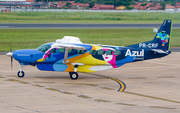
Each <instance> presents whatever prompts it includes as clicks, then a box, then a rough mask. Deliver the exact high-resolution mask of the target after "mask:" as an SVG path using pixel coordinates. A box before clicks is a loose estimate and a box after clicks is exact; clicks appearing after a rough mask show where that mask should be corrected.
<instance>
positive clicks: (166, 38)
mask: <svg viewBox="0 0 180 113" xmlns="http://www.w3.org/2000/svg"><path fill="white" fill-rule="evenodd" d="M172 23H173V21H172V20H164V22H163V23H162V25H161V27H160V29H159V31H158V32H157V34H156V35H155V37H154V39H153V40H152V41H148V42H143V43H139V44H135V45H131V46H128V47H133V48H142V49H161V50H164V51H167V50H168V51H170V43H171V31H172Z"/></svg>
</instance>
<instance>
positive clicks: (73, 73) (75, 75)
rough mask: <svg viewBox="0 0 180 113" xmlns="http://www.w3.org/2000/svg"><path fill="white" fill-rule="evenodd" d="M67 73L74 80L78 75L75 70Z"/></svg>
mask: <svg viewBox="0 0 180 113" xmlns="http://www.w3.org/2000/svg"><path fill="white" fill-rule="evenodd" d="M69 75H70V78H71V79H72V80H76V79H77V78H78V76H79V75H78V73H77V72H69Z"/></svg>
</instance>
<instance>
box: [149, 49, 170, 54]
mask: <svg viewBox="0 0 180 113" xmlns="http://www.w3.org/2000/svg"><path fill="white" fill-rule="evenodd" d="M151 51H154V52H157V53H166V54H168V51H163V50H161V49H151Z"/></svg>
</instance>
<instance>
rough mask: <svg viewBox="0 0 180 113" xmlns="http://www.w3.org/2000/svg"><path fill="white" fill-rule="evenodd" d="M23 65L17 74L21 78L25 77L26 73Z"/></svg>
mask: <svg viewBox="0 0 180 113" xmlns="http://www.w3.org/2000/svg"><path fill="white" fill-rule="evenodd" d="M23 67H24V66H23V65H20V71H18V73H17V76H18V77H20V78H22V77H24V75H25V73H24V71H23Z"/></svg>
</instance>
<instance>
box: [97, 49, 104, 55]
mask: <svg viewBox="0 0 180 113" xmlns="http://www.w3.org/2000/svg"><path fill="white" fill-rule="evenodd" d="M104 53H105V51H104V50H98V51H97V54H98V55H103V54H104Z"/></svg>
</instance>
